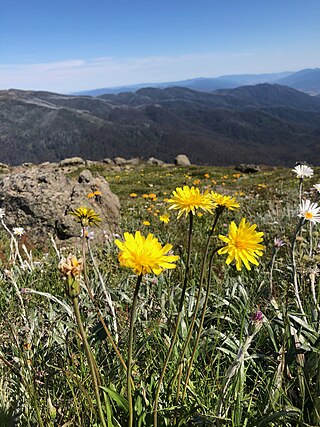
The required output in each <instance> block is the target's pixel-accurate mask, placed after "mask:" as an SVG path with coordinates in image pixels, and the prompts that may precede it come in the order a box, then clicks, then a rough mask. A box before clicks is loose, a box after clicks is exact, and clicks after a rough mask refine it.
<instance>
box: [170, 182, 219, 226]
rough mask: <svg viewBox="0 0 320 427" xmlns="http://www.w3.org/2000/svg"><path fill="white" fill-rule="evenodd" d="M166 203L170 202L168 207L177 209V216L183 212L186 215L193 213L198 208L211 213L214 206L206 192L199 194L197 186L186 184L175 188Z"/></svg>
mask: <svg viewBox="0 0 320 427" xmlns="http://www.w3.org/2000/svg"><path fill="white" fill-rule="evenodd" d="M168 203H170V204H171V206H170V207H169V209H178V210H179V213H178V218H180V217H181V215H183V214H185V215H186V216H187V215H188V213H190V212H192V214H193V215H194V214H195V211H196V209H198V208H201V209H203V210H204V211H207V212H210V213H212V209H213V208H214V207H215V205H214V203H213V202H212V199H211V198H210V196H209V194H208V193H205V194H201V193H200V190H199V188H195V187H191V188H190V187H188V186H187V185H185V186H184V187H183V188H181V187H178V188H176V189H175V191H173V192H172V196H171V198H170V199H169V200H168Z"/></svg>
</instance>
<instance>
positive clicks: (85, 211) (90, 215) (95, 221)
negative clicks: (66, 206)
mask: <svg viewBox="0 0 320 427" xmlns="http://www.w3.org/2000/svg"><path fill="white" fill-rule="evenodd" d="M68 213H69V214H70V215H73V216H75V217H76V218H77V222H79V223H80V224H81V225H82V227H88V226H89V227H92V226H94V225H99V222H101V218H100V217H99V215H98V214H97V213H95V211H94V210H93V209H90V208H87V207H85V206H81V207H80V208H77V209H73V210H72V211H70V212H68Z"/></svg>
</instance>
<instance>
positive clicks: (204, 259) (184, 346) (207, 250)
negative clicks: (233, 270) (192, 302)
mask: <svg viewBox="0 0 320 427" xmlns="http://www.w3.org/2000/svg"><path fill="white" fill-rule="evenodd" d="M223 211H224V207H220V209H219V210H217V211H216V216H215V219H214V221H213V224H212V227H211V230H210V233H209V235H208V239H207V244H206V247H205V252H204V256H203V260H202V267H201V273H200V284H199V288H198V292H197V295H196V306H195V309H194V312H193V315H192V319H191V324H190V326H189V330H188V335H187V339H186V341H185V343H184V345H183V348H182V352H181V354H180V360H179V364H178V369H177V371H176V374H175V376H174V378H173V382H174V381H175V379H176V378H177V375H178V374H179V376H180V377H181V364H182V361H183V358H184V355H185V353H186V351H187V348H188V345H189V342H190V339H191V336H192V333H193V328H194V325H195V322H196V319H197V314H198V311H199V306H200V301H201V291H202V285H203V280H204V274H205V266H206V262H207V257H208V252H209V246H210V241H211V238H212V235H213V232H214V230H215V228H216V225H217V222H218V219H219V217H220V215H221V214H222V212H223ZM179 383H180V380H179ZM179 394H180V384H179V387H178V388H177V395H176V403H177V402H178V400H179Z"/></svg>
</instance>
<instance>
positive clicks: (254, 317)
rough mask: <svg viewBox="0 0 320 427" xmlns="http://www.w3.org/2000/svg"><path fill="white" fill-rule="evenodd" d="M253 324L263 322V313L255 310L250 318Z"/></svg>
mask: <svg viewBox="0 0 320 427" xmlns="http://www.w3.org/2000/svg"><path fill="white" fill-rule="evenodd" d="M251 319H252V320H253V321H254V322H262V321H263V313H262V311H260V310H257V311H256V312H255V313H253V315H252V318H251Z"/></svg>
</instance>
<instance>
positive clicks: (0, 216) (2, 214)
mask: <svg viewBox="0 0 320 427" xmlns="http://www.w3.org/2000/svg"><path fill="white" fill-rule="evenodd" d="M5 214H6V212H5V210H4V209H3V208H0V219H3V218H4V216H5Z"/></svg>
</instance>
